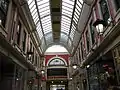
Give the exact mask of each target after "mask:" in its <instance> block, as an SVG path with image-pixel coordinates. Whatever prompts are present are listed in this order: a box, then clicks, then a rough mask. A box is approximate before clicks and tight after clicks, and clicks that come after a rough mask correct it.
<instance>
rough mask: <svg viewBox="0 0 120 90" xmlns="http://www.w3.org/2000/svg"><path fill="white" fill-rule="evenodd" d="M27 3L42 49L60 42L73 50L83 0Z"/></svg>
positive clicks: (48, 0) (32, 1)
mask: <svg viewBox="0 0 120 90" xmlns="http://www.w3.org/2000/svg"><path fill="white" fill-rule="evenodd" d="M27 3H28V6H29V9H30V12H31V15H32V18H33V21H34V23H35V25H36V30H37V32H38V35H39V38H40V40H41V49H42V51H45V50H46V49H47V48H48V47H49V46H50V45H54V44H60V45H63V46H65V48H67V50H69V51H70V52H71V51H72V49H73V48H74V45H73V40H74V38H75V35H76V33H75V32H76V31H77V25H78V21H79V17H80V14H81V10H82V6H83V0H27Z"/></svg>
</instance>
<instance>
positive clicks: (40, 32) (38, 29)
mask: <svg viewBox="0 0 120 90" xmlns="http://www.w3.org/2000/svg"><path fill="white" fill-rule="evenodd" d="M36 29H37V32H38V34H39V37H40V39H41V38H42V37H43V33H42V29H41V26H40V22H39V23H38V24H37V27H36Z"/></svg>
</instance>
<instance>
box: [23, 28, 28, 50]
mask: <svg viewBox="0 0 120 90" xmlns="http://www.w3.org/2000/svg"><path fill="white" fill-rule="evenodd" d="M26 35H27V33H26V32H25V30H24V31H23V37H22V48H23V51H24V52H25V49H26Z"/></svg>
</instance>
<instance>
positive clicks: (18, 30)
mask: <svg viewBox="0 0 120 90" xmlns="http://www.w3.org/2000/svg"><path fill="white" fill-rule="evenodd" d="M20 34H21V23H20V21H19V22H18V25H17V33H16V38H17V41H16V43H17V44H18V45H20Z"/></svg>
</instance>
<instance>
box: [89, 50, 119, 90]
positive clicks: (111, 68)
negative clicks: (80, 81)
mask: <svg viewBox="0 0 120 90" xmlns="http://www.w3.org/2000/svg"><path fill="white" fill-rule="evenodd" d="M87 74H88V84H89V90H109V88H111V87H113V86H117V85H118V83H117V79H116V77H117V75H116V71H115V65H114V60H113V57H112V53H111V52H109V53H107V54H106V55H104V56H102V57H100V58H99V59H98V60H97V61H95V62H94V63H92V64H91V65H90V67H89V68H87Z"/></svg>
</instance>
